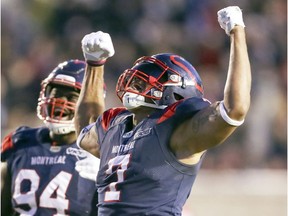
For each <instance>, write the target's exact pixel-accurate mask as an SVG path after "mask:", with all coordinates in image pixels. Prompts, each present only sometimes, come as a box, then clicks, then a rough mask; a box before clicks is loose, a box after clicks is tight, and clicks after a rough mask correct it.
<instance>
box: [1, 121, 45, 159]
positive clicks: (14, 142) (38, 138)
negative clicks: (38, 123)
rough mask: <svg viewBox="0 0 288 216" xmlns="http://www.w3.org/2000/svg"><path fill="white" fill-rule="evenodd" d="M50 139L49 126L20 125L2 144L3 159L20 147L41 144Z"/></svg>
mask: <svg viewBox="0 0 288 216" xmlns="http://www.w3.org/2000/svg"><path fill="white" fill-rule="evenodd" d="M49 140H50V138H49V129H48V128H44V127H41V128H30V127H26V126H23V127H19V128H17V129H16V131H15V132H11V133H10V134H8V135H7V136H6V137H5V138H4V140H3V142H2V145H1V161H5V160H6V159H7V158H8V157H9V156H10V154H11V153H13V152H15V151H17V150H18V149H21V148H27V147H30V146H35V145H39V144H41V143H44V142H48V141H49Z"/></svg>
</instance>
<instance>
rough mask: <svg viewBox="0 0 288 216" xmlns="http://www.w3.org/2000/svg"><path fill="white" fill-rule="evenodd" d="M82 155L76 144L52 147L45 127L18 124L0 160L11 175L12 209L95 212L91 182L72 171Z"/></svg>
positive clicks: (81, 215) (44, 213)
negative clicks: (29, 126)
mask: <svg viewBox="0 0 288 216" xmlns="http://www.w3.org/2000/svg"><path fill="white" fill-rule="evenodd" d="M85 157H86V152H85V151H83V150H81V149H79V148H78V147H77V145H76V143H74V144H71V145H63V146H52V145H51V140H50V138H49V130H48V128H33V129H32V128H28V127H22V128H20V129H18V130H17V131H16V132H14V133H11V134H10V135H8V136H7V137H6V138H5V139H4V142H3V143H2V151H1V160H2V161H6V162H7V165H8V172H10V173H11V176H12V188H11V194H12V204H13V207H14V209H15V210H16V211H17V212H19V213H20V214H21V215H22V214H23V215H37V216H38V215H40V216H52V215H71V216H72V215H74V216H76V215H77V216H85V215H97V207H96V205H97V198H98V197H97V191H96V185H95V182H93V181H90V180H87V179H84V178H82V177H80V176H79V173H78V172H77V171H76V170H75V163H76V162H77V161H78V160H79V159H83V158H85ZM2 207H3V206H2Z"/></svg>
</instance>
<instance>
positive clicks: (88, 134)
mask: <svg viewBox="0 0 288 216" xmlns="http://www.w3.org/2000/svg"><path fill="white" fill-rule="evenodd" d="M77 145H78V146H79V147H81V148H83V149H84V150H86V151H88V152H89V153H91V154H92V155H94V156H96V157H99V155H100V154H99V144H98V135H97V133H96V124H91V125H89V126H87V127H85V128H84V129H83V130H82V131H81V133H80V135H79V136H78V138H77Z"/></svg>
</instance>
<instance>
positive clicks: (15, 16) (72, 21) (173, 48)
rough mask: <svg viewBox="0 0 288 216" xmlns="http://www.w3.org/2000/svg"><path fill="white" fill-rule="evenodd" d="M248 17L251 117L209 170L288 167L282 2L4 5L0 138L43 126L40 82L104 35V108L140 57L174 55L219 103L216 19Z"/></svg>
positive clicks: (35, 0)
mask: <svg viewBox="0 0 288 216" xmlns="http://www.w3.org/2000/svg"><path fill="white" fill-rule="evenodd" d="M230 5H238V6H239V7H240V8H241V9H242V10H243V14H244V22H245V24H246V26H247V27H246V32H247V42H248V49H249V55H250V60H251V67H252V74H253V86H252V101H251V108H250V112H249V114H248V116H247V118H246V121H245V123H244V125H243V126H241V127H240V128H238V129H237V131H236V133H235V134H234V136H232V137H231V138H229V139H228V140H227V141H225V143H224V144H223V145H221V146H219V147H217V148H214V149H211V150H210V151H209V152H208V154H207V157H206V159H205V160H204V164H203V166H202V167H203V168H204V169H205V168H207V169H246V168H263V169H264V168H271V169H286V168H287V161H286V159H287V2H286V0H273V1H271V0H242V1H236V0H229V1H228V0H225V1H224V0H217V1H215V0H143V1H137V0H136V1H134V0H130V1H129V0H69V1H68V0H61V1H55V0H25V1H17V0H2V1H1V21H2V22H1V138H2V139H3V137H4V136H5V135H7V134H8V133H9V132H11V131H12V130H15V128H17V127H18V126H20V125H27V126H31V127H34V126H39V125H41V122H40V121H39V120H38V119H37V116H36V106H37V99H38V96H39V90H40V82H41V81H42V80H43V79H44V78H45V77H46V76H47V75H48V74H49V73H50V72H51V71H52V70H53V68H54V67H56V66H57V64H58V63H60V62H63V61H65V60H68V59H83V55H82V51H81V39H82V38H83V36H84V35H85V34H88V33H90V32H93V31H98V30H102V31H104V32H108V33H109V34H110V35H111V37H112V40H113V43H114V46H115V50H116V53H115V55H114V56H113V57H112V58H110V59H109V60H108V61H107V63H106V65H105V71H106V74H105V80H106V81H105V82H106V85H107V100H106V102H107V108H109V107H112V106H121V104H120V103H119V101H118V98H116V95H115V84H116V82H117V78H118V75H120V74H121V73H122V72H123V71H124V70H125V69H126V68H129V67H131V65H132V64H133V62H134V61H135V60H136V59H137V58H139V57H141V56H143V55H152V54H155V53H161V52H171V53H177V54H179V55H181V56H183V57H185V58H186V59H187V60H189V61H190V62H191V63H192V64H193V65H194V66H195V68H196V69H197V71H198V72H199V74H200V76H201V77H202V80H203V83H204V88H205V97H206V98H207V99H209V100H210V101H212V102H213V101H215V100H220V99H221V98H222V97H223V88H224V84H225V78H226V74H227V68H228V60H229V37H228V36H227V35H226V34H225V32H224V30H222V29H221V28H220V26H219V24H218V22H217V11H218V10H219V9H221V8H223V7H226V6H230Z"/></svg>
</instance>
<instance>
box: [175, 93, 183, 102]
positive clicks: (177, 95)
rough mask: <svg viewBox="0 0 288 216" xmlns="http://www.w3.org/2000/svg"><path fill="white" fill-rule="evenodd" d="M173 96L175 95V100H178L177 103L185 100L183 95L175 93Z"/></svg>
mask: <svg viewBox="0 0 288 216" xmlns="http://www.w3.org/2000/svg"><path fill="white" fill-rule="evenodd" d="M173 95H174V98H175V100H177V101H179V100H182V99H184V97H183V96H181V95H179V94H177V93H175V92H174V93H173Z"/></svg>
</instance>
